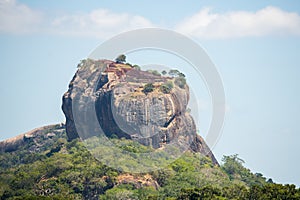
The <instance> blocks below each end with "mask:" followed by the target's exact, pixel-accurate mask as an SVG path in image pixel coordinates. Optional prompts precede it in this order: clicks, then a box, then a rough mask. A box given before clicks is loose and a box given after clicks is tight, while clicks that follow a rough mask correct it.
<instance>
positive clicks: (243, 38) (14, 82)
mask: <svg viewBox="0 0 300 200" xmlns="http://www.w3.org/2000/svg"><path fill="white" fill-rule="evenodd" d="M147 27H158V28H165V29H169V30H173V31H176V32H179V33H182V34H184V35H186V36H188V37H190V38H191V39H192V40H194V41H196V42H197V43H198V44H199V45H200V46H201V47H203V48H204V49H205V50H206V52H207V54H208V55H209V57H210V58H211V60H212V61H213V62H214V64H215V65H216V67H217V69H218V71H219V73H220V75H221V77H222V80H223V85H224V88H225V95H226V118H225V122H224V127H223V131H222V136H221V137H220V139H219V141H218V143H217V145H216V146H215V147H214V148H213V152H214V154H215V155H216V157H217V159H218V160H219V161H221V159H222V156H223V155H232V154H239V157H240V158H242V159H243V160H245V162H246V163H245V165H246V167H248V168H250V169H251V170H252V171H253V172H259V173H262V174H263V175H264V176H265V177H267V178H272V179H273V180H274V181H276V182H279V183H293V184H296V185H297V186H300V173H299V171H298V169H299V168H300V157H299V152H300V145H299V141H300V128H299V122H300V121H299V120H300V116H299V113H300V79H299V74H300V66H299V64H300V56H299V52H300V2H299V1H291V0H290V1H289V0H288V1H279V0H277V1H275V0H274V1H271V0H268V1H259V0H254V1H251V2H250V1H249V2H245V1H236V0H229V1H226V2H225V1H216V0H213V1H199V0H198V1H194V0H191V1H188V2H184V1H179V0H172V1H170V0H165V1H151V2H146V1H135V0H127V1H117V0H112V1H96V0H92V1H89V2H88V3H87V2H86V1H83V0H74V1H72V2H71V1H67V0H60V1H58V0H51V1H50V0H45V1H38V0H31V1H29V0H19V1H16V0H0V44H1V45H0V74H1V75H2V77H1V79H0V92H1V99H0V109H1V112H0V121H1V128H0V133H1V135H0V140H4V139H7V138H10V137H13V136H16V135H18V134H21V133H24V132H26V131H29V130H31V129H33V128H36V127H40V126H42V125H47V124H53V123H57V122H63V121H64V115H63V113H62V111H61V98H62V95H63V93H64V92H65V91H67V88H68V83H69V81H70V80H71V78H72V76H73V75H74V73H75V72H76V66H77V64H78V62H79V61H80V60H81V59H83V58H86V57H87V56H88V55H89V54H90V53H91V52H92V51H93V50H94V49H95V48H96V47H97V46H98V45H99V44H101V43H102V42H104V41H105V40H107V39H109V38H111V37H112V36H114V35H116V34H119V33H122V32H124V31H129V30H133V29H138V28H147ZM137 55H138V54H137ZM137 55H136V56H137ZM150 58H151V57H150ZM156 58H159V57H156ZM128 59H130V56H128ZM158 60H159V59H158ZM129 61H131V62H138V61H139V59H134V58H132V60H129ZM155 61H156V60H155ZM153 62H154V61H153ZM138 64H139V63H138ZM201 95H202V94H201ZM207 96H208V95H207V91H203V100H201V101H200V100H199V101H200V104H201V109H200V111H199V112H201V113H203V115H202V118H200V121H201V122H202V121H203V123H201V122H200V124H202V125H201V126H200V127H199V129H200V133H201V132H203V133H204V134H205V131H206V129H207V126H208V125H207V124H208V123H209V120H207V119H208V118H209V117H210V114H209V113H210V112H211V108H210V106H209V105H210V102H209V98H208V99H207ZM201 129H202V130H201Z"/></svg>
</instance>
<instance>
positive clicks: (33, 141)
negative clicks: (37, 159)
mask: <svg viewBox="0 0 300 200" xmlns="http://www.w3.org/2000/svg"><path fill="white" fill-rule="evenodd" d="M64 131H65V126H64V124H55V125H48V126H43V127H40V128H36V129H33V130H31V131H29V132H27V133H24V134H21V135H18V136H16V137H13V138H10V139H7V140H4V141H1V142H0V153H1V152H12V151H16V150H18V149H20V148H23V147H26V146H28V148H27V150H28V151H29V152H41V151H44V149H45V148H46V146H50V145H52V143H53V140H52V138H53V137H57V138H59V137H61V136H62V135H63V134H64ZM28 144H30V145H28Z"/></svg>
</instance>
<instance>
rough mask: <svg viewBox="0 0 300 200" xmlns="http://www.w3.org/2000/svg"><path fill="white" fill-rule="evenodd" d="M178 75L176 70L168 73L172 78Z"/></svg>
mask: <svg viewBox="0 0 300 200" xmlns="http://www.w3.org/2000/svg"><path fill="white" fill-rule="evenodd" d="M179 73H180V71H178V70H177V69H171V70H170V71H169V75H170V76H173V77H175V76H178V74H179Z"/></svg>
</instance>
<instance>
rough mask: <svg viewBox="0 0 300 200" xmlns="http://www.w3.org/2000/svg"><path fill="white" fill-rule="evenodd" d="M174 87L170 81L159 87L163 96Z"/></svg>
mask: <svg viewBox="0 0 300 200" xmlns="http://www.w3.org/2000/svg"><path fill="white" fill-rule="evenodd" d="M173 87H174V85H173V83H172V82H171V81H168V82H166V83H164V84H162V85H161V86H160V91H161V92H162V93H165V94H169V93H170V92H171V90H172V89H173Z"/></svg>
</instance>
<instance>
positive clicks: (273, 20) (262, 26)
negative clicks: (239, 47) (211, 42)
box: [175, 6, 300, 38]
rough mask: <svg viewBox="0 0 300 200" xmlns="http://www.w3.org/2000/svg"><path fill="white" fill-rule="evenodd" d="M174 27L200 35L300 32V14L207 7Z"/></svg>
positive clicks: (288, 33)
mask: <svg viewBox="0 0 300 200" xmlns="http://www.w3.org/2000/svg"><path fill="white" fill-rule="evenodd" d="M175 30H177V31H178V32H181V33H184V34H188V35H191V36H194V37H198V38H237V37H248V36H268V35H300V16H299V15H298V14H297V13H293V12H286V11H283V10H281V9H279V8H276V7H272V6H268V7H266V8H263V9H261V10H258V11H256V12H246V11H232V12H228V13H224V14H218V13H213V12H212V11H211V9H209V8H204V9H202V10H200V11H199V12H198V13H196V14H195V15H193V16H191V17H188V18H186V19H184V20H182V21H181V22H179V23H178V24H177V26H176V27H175Z"/></svg>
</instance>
